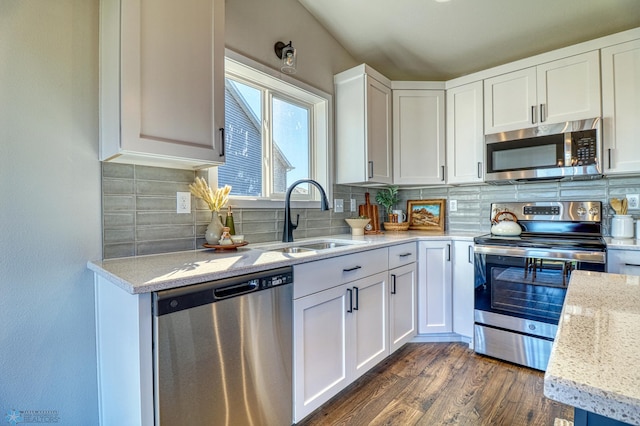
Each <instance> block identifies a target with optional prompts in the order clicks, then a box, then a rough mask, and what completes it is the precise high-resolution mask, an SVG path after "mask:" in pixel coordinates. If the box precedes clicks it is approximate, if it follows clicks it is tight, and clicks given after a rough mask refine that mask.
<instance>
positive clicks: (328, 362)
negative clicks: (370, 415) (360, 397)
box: [293, 284, 352, 422]
mask: <svg viewBox="0 0 640 426" xmlns="http://www.w3.org/2000/svg"><path fill="white" fill-rule="evenodd" d="M347 287H348V285H346V284H345V285H341V286H338V287H334V288H330V289H328V290H324V291H321V292H319V293H314V294H312V295H309V296H306V297H302V298H300V299H297V300H294V302H293V342H294V343H293V350H294V357H293V358H294V366H293V368H294V407H295V413H294V417H295V421H296V422H297V421H300V420H301V419H302V418H304V417H305V416H307V415H308V414H309V413H311V412H312V411H313V410H315V409H316V408H318V407H319V406H320V405H322V404H323V403H324V402H326V401H327V400H329V398H331V397H332V396H333V395H335V394H336V393H338V392H339V391H340V390H341V389H343V388H344V387H345V386H347V385H348V384H349V377H348V374H349V372H348V362H349V361H348V359H347V346H348V345H349V344H350V343H349V340H348V339H349V338H350V333H349V332H348V330H349V329H348V325H347V319H348V317H347V315H348V314H347V311H348V310H352V306H351V301H352V298H350V297H349V295H350V294H349V293H348V292H347Z"/></svg>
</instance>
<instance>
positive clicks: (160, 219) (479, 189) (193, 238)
mask: <svg viewBox="0 0 640 426" xmlns="http://www.w3.org/2000/svg"><path fill="white" fill-rule="evenodd" d="M195 176H196V172H193V171H188V170H174V169H164V168H155V167H145V166H133V165H121V164H112V163H105V164H103V208H104V257H105V258H107V259H108V258H114V257H123V256H134V255H144V254H153V253H165V252H172V251H180V250H193V249H196V248H201V247H202V244H203V243H204V242H205V241H204V232H205V229H206V227H207V224H208V223H209V221H210V220H211V213H210V211H209V210H207V207H206V205H205V204H204V203H202V202H201V201H198V200H196V199H195V198H193V199H192V201H193V203H192V213H191V214H189V215H187V214H177V213H176V211H175V210H176V195H175V193H176V191H188V185H189V183H191V182H193V179H194V178H195ZM333 190H334V198H341V199H343V200H344V201H345V209H347V210H348V208H349V207H348V206H349V203H348V200H350V199H351V198H353V199H355V200H356V203H357V204H358V205H359V204H364V194H365V192H367V191H368V192H370V194H371V201H372V203H374V204H375V194H376V193H377V190H376V189H375V188H370V189H367V188H361V187H354V186H345V185H334V188H333ZM631 193H640V177H620V178H607V179H601V180H595V181H577V182H553V183H528V184H521V185H502V186H493V185H472V186H459V187H442V188H422V189H411V190H400V191H399V194H400V202H399V203H398V205H397V207H398V208H401V209H403V210H405V211H406V206H407V200H425V199H440V198H444V199H447V200H452V199H453V200H457V201H458V210H457V211H456V212H447V213H446V219H447V221H446V225H445V226H446V229H447V230H449V231H469V232H482V233H485V232H489V229H490V227H491V225H490V220H489V216H490V206H491V203H492V202H505V201H553V200H565V201H566V200H590V201H591V200H595V201H602V202H603V203H604V204H605V209H604V220H603V225H604V230H603V233H604V234H605V235H609V223H610V220H611V214H612V210H611V209H610V208H609V207H608V200H609V199H610V198H612V197H617V198H621V197H624V194H631ZM231 204H232V205H233V203H231ZM233 212H234V213H233V215H234V223H235V225H236V232H237V233H238V234H240V233H242V234H244V235H245V238H246V239H247V241H249V242H250V243H259V242H267V241H280V240H281V238H282V228H283V223H284V203H282V206H279V207H278V208H274V209H233ZM379 212H380V222H383V221H384V220H385V219H384V217H383V214H384V209H383V208H382V206H380V207H379ZM293 213H294V214H298V213H299V214H300V227H299V228H298V229H297V230H296V231H295V232H294V237H295V238H305V237H316V236H323V235H338V234H344V233H348V232H349V227H348V226H347V224H346V222H345V221H344V219H345V218H348V217H352V216H354V215H355V213H351V212H348V211H347V212H344V213H335V212H333V210H331V211H329V212H323V211H320V210H318V209H298V210H296V209H294V210H293ZM630 213H631V214H632V215H634V217H635V216H637V215H639V214H640V211H630ZM224 217H225V215H224V214H223V218H224Z"/></svg>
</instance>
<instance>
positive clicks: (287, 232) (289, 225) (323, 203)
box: [282, 179, 329, 243]
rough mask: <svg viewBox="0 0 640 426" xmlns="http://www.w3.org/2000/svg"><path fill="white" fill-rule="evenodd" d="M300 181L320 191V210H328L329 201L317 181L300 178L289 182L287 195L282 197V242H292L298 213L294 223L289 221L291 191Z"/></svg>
mask: <svg viewBox="0 0 640 426" xmlns="http://www.w3.org/2000/svg"><path fill="white" fill-rule="evenodd" d="M301 183H310V184H312V185H314V186H315V187H316V188H318V190H319V191H320V197H321V199H320V210H329V201H327V194H325V192H324V189H322V186H320V184H319V183H318V182H316V181H315V180H313V179H300V180H297V181H295V182H293V183H292V184H291V186H290V187H289V189H287V195H286V197H285V199H284V229H283V230H282V242H283V243H290V242H293V230H294V229H296V228H297V227H298V222H299V221H300V215H297V216H296V223H295V224H294V223H293V222H292V221H291V192H292V191H293V188H295V187H296V186H298V185H300V184H301Z"/></svg>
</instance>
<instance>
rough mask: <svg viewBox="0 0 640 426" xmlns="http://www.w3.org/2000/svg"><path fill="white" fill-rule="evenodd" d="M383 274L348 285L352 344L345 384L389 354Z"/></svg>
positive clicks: (384, 278)
mask: <svg viewBox="0 0 640 426" xmlns="http://www.w3.org/2000/svg"><path fill="white" fill-rule="evenodd" d="M387 277H388V276H387V272H381V273H379V274H376V275H373V276H371V277H367V278H363V279H361V280H358V281H354V282H352V283H349V286H350V289H351V290H352V292H353V293H352V296H353V309H352V311H353V312H351V313H350V314H348V316H349V315H350V318H349V320H350V321H351V322H352V327H353V328H352V333H353V334H352V337H351V338H350V339H349V341H350V342H351V343H352V348H351V351H350V352H349V356H350V357H351V359H352V360H353V361H352V362H353V364H352V370H351V372H350V376H349V382H352V381H353V380H355V379H357V378H358V377H360V376H361V375H363V374H364V373H366V372H367V371H369V370H370V369H371V367H373V366H375V365H376V364H377V363H379V362H380V361H382V360H383V359H385V358H386V357H387V355H389V333H388V332H387V330H388V329H387V323H388V316H389V308H388V299H387V294H388V288H387V287H388V284H387V283H388V281H387Z"/></svg>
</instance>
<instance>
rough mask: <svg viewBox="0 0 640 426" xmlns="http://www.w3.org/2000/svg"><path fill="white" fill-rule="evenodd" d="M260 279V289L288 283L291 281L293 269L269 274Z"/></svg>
mask: <svg viewBox="0 0 640 426" xmlns="http://www.w3.org/2000/svg"><path fill="white" fill-rule="evenodd" d="M260 281H261V283H260V288H261V289H265V288H269V287H275V286H278V285H284V284H289V283H292V282H293V271H288V272H284V273H282V274H278V275H271V276H268V277H266V278H262V279H261V280H260Z"/></svg>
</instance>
